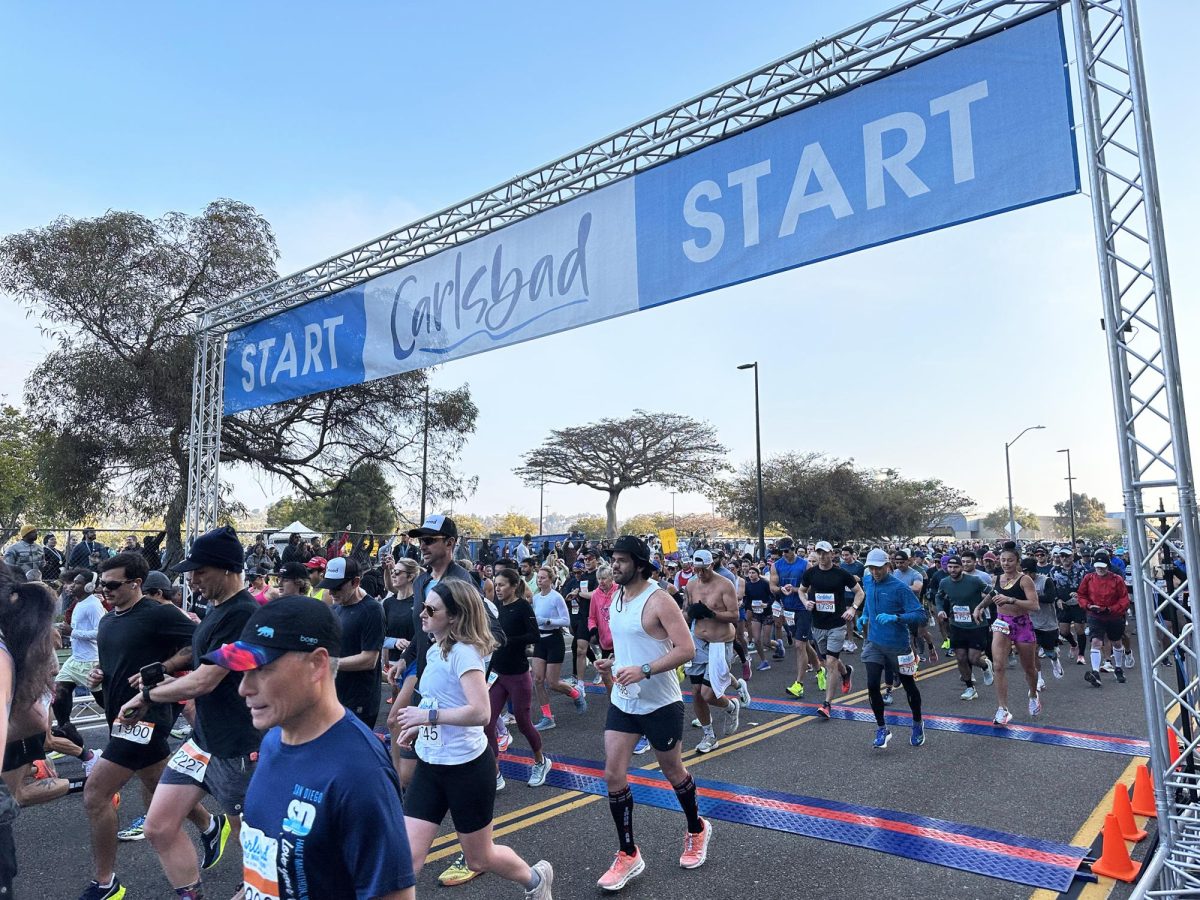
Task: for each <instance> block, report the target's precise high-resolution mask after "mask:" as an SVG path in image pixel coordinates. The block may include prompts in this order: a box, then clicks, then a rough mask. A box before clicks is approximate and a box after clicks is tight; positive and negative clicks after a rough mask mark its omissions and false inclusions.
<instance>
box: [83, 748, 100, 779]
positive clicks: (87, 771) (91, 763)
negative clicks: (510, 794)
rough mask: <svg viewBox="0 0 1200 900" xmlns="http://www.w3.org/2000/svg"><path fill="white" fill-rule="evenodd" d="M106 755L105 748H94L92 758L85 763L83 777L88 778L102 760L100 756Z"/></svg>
mask: <svg viewBox="0 0 1200 900" xmlns="http://www.w3.org/2000/svg"><path fill="white" fill-rule="evenodd" d="M103 755H104V751H103V750H93V751H92V758H91V759H89V760H88V761H87V762H85V763H84V764H83V777H84V778H87V777H88V776H89V775H91V774H92V769H94V768H96V763H98V762H100V757H102V756H103Z"/></svg>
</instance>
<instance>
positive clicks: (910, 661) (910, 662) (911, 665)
mask: <svg viewBox="0 0 1200 900" xmlns="http://www.w3.org/2000/svg"><path fill="white" fill-rule="evenodd" d="M896 662H898V663H899V664H900V674H901V675H915V674H916V672H917V654H915V653H902V654H900V655H899V656H897V657H896Z"/></svg>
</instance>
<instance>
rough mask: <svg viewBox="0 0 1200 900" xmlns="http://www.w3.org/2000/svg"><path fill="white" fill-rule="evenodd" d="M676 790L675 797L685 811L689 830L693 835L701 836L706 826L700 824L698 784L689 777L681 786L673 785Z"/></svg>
mask: <svg viewBox="0 0 1200 900" xmlns="http://www.w3.org/2000/svg"><path fill="white" fill-rule="evenodd" d="M673 787H674V788H675V796H676V798H678V800H679V806H680V807H681V808H682V809H683V814H684V815H685V816H687V822H688V825H687V829H688V831H689V832H691V833H692V834H699V833H700V832H701V831H703V830H704V825H703V824H702V823H701V822H700V810H699V809H697V807H696V782H695V781H693V780H692V776H691V775H689V776H688V777H687V778H685V779H684V780H683V781H682V782H681V783H680V784H676V785H673Z"/></svg>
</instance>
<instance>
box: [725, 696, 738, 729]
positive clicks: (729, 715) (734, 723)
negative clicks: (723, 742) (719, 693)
mask: <svg viewBox="0 0 1200 900" xmlns="http://www.w3.org/2000/svg"><path fill="white" fill-rule="evenodd" d="M741 707H742V705H741V704H740V703H738V701H736V700H734V699H733V698H732V697H730V698H729V706H727V707H726V708H725V737H729V735H731V734H734V733H735V732H736V731H737V730H738V712H739V711H740V710H741Z"/></svg>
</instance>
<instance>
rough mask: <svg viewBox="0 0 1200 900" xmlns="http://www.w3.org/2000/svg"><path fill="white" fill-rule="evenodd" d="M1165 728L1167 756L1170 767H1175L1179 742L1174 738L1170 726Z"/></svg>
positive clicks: (1177, 759)
mask: <svg viewBox="0 0 1200 900" xmlns="http://www.w3.org/2000/svg"><path fill="white" fill-rule="evenodd" d="M1166 728H1167V757H1168V758H1169V759H1170V760H1171V768H1174V767H1175V763H1177V762H1179V742H1178V741H1176V740H1175V732H1173V731H1172V730H1171V726H1170V725H1168V726H1166Z"/></svg>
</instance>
